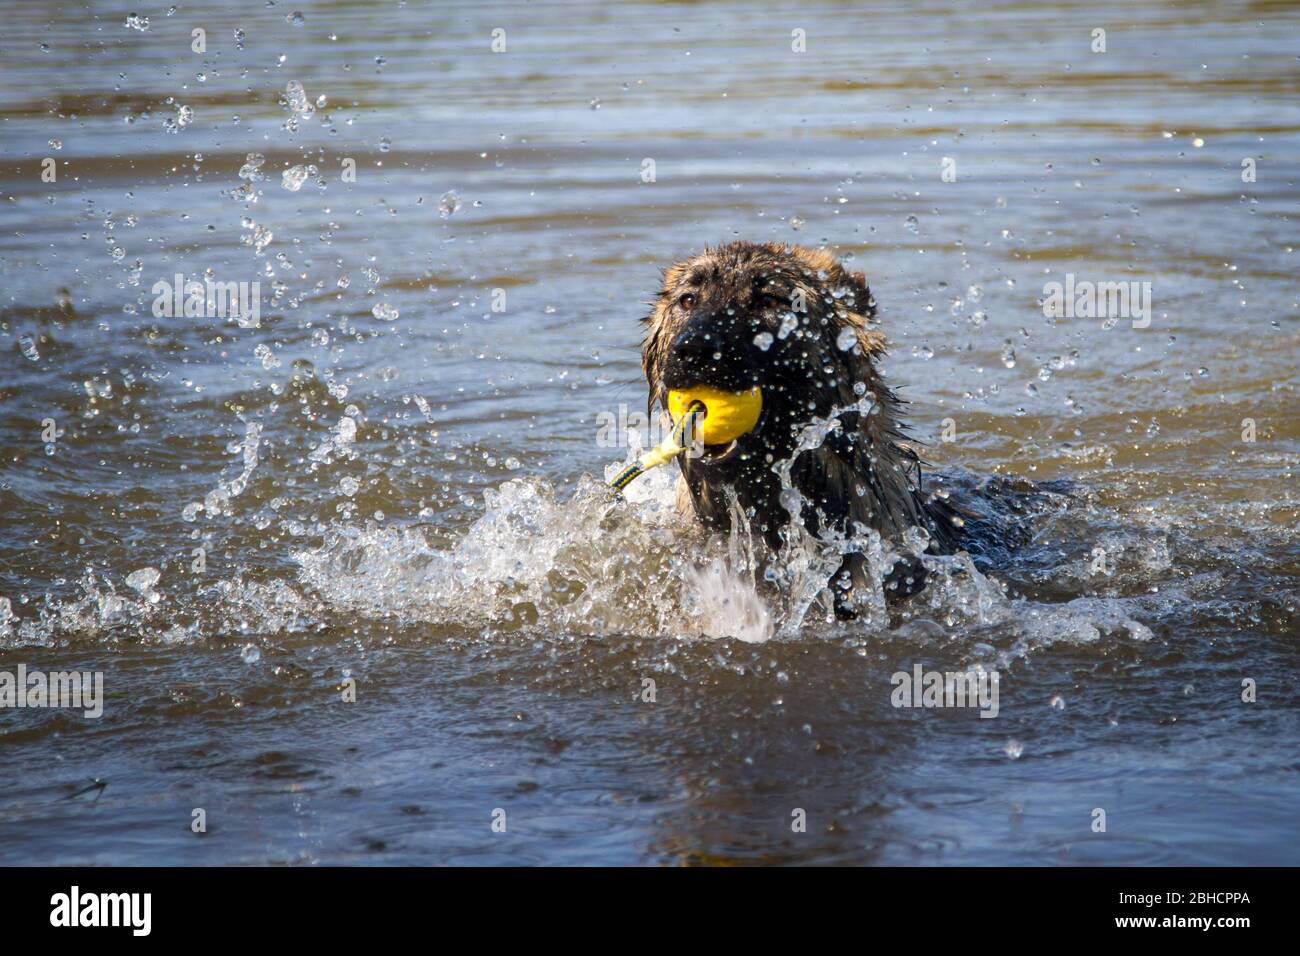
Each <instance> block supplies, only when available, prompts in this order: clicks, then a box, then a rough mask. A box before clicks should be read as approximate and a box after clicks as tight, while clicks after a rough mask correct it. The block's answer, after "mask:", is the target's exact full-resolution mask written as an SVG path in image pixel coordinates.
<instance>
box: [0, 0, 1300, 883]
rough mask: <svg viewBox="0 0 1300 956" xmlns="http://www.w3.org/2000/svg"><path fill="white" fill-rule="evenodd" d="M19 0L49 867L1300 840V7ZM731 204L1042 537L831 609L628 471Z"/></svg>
mask: <svg viewBox="0 0 1300 956" xmlns="http://www.w3.org/2000/svg"><path fill="white" fill-rule="evenodd" d="M0 9H2V11H3V13H4V15H5V23H6V28H5V30H4V34H3V36H0V80H2V82H0V274H2V276H3V286H2V287H0V451H2V452H3V457H2V459H0V671H9V672H16V670H17V668H18V667H19V666H20V665H22V666H25V667H26V668H27V669H28V670H29V671H31V670H40V671H43V672H50V671H60V670H72V669H76V670H82V671H99V672H102V673H103V679H104V694H105V700H104V705H103V706H104V710H103V715H102V717H100V718H98V719H88V718H86V717H85V716H83V714H82V712H81V711H79V710H71V709H54V708H49V709H21V710H19V709H0V759H2V760H3V765H4V767H5V771H4V773H3V774H0V863H6V864H43V863H67V864H74V863H115V864H148V863H152V864H210V863H232V864H244V863H255V864H256V863H288V864H312V863H375V864H382V863H403V864H411V863H417V864H421V863H429V864H455V863H477V864H489V863H548V864H640V863H653V864H665V863H666V864H676V863H801V864H808V863H855V864H875V863H881V864H924V865H930V864H948V863H962V864H1107V865H1113V864H1212V865H1219V864H1265V863H1270V864H1297V863H1300V835H1298V834H1300V800H1298V799H1297V796H1298V795H1300V759H1298V758H1297V754H1298V753H1300V746H1298V744H1300V706H1297V701H1296V697H1295V686H1296V677H1297V668H1298V665H1300V650H1298V649H1297V637H1298V636H1300V626H1298V625H1297V615H1298V607H1297V605H1298V604H1300V598H1298V597H1297V585H1298V583H1300V513H1298V505H1300V494H1298V484H1297V468H1298V466H1300V401H1298V399H1297V386H1298V385H1300V376H1298V374H1297V361H1296V358H1297V353H1298V350H1300V301H1298V291H1297V290H1298V285H1297V281H1296V273H1297V262H1298V261H1300V256H1297V254H1296V252H1295V246H1296V244H1297V241H1298V240H1300V223H1298V222H1297V214H1300V186H1298V184H1297V180H1298V178H1300V56H1298V55H1300V13H1297V11H1296V8H1295V7H1294V6H1292V5H1289V4H1286V3H1270V2H1259V3H1249V4H1240V3H1226V2H1224V3H1205V4H1197V5H1195V6H1194V7H1187V8H1179V9H1175V8H1172V7H1170V8H1158V9H1153V8H1150V5H1147V4H1140V3H1132V4H1130V3H1117V4H1110V5H1106V6H1105V7H1099V8H1096V9H1094V8H1092V7H1090V6H1088V5H1086V4H1075V3H1069V2H1066V3H1048V4H1028V3H970V4H959V5H958V6H957V8H956V10H955V11H950V10H947V9H946V5H941V4H931V3H926V2H923V3H882V4H873V5H869V6H867V5H860V4H853V3H826V2H815V0H814V2H807V3H800V4H797V5H788V6H781V5H777V4H771V3H763V2H744V3H713V4H688V3H681V4H676V3H629V4H610V5H596V4H592V5H590V6H582V5H577V4H566V3H557V2H545V3H531V4H527V5H518V6H512V5H508V4H507V5H491V6H489V5H481V6H478V7H473V6H471V7H469V8H465V7H462V6H461V5H459V4H432V3H416V2H408V3H394V2H385V3H374V4H371V3H361V2H355V3H353V2H329V3H325V2H321V3H313V2H309V0H296V2H294V3H288V2H285V0H281V2H277V3H273V4H267V3H264V2H262V0H256V2H248V3H229V4H216V3H209V2H196V3H183V4H178V5H177V7H176V8H175V12H174V13H169V12H168V10H167V7H166V6H165V5H154V6H147V5H134V6H128V5H123V4H121V3H108V2H103V3H101V2H91V3H75V2H69V3H60V4H57V5H39V6H32V5H28V4H19V3H12V2H6V3H0ZM133 13H134V14H136V15H137V16H138V17H147V18H148V23H147V28H144V29H141V27H144V26H145V24H144V23H143V21H142V20H140V19H135V20H133V21H132V22H131V23H128V15H129V14H133ZM295 13H299V14H300V16H298V17H295ZM132 24H134V25H132ZM196 28H201V29H202V30H204V34H203V35H202V36H201V39H202V40H203V41H204V43H203V44H202V45H203V46H204V50H203V52H195V51H194V49H193V47H194V46H195V45H199V44H198V41H197V40H196V39H195V35H194V34H193V32H192V31H193V30H195V29H196ZM1098 29H1100V30H1104V31H1105V34H1104V40H1105V50H1104V52H1101V51H1096V52H1094V47H1095V46H1096V45H1097V43H1098V40H1097V38H1096V37H1097V35H1096V34H1095V33H1094V31H1096V30H1098ZM496 30H501V31H504V32H503V33H496V34H494V31H496ZM796 31H802V32H796ZM494 43H495V44H496V45H497V47H498V48H500V47H501V45H502V44H504V50H502V51H501V52H494V49H493V45H494ZM800 46H802V48H803V52H796V50H795V47H800ZM295 84H300V88H299V86H297V85H295ZM318 98H323V99H318ZM250 154H255V155H252V156H250ZM259 157H260V158H259ZM47 159H48V160H53V164H52V165H51V164H50V163H47V162H45V161H46V160H47ZM49 170H53V176H54V178H53V181H49V176H48V173H47V171H49ZM353 170H354V171H355V175H352V172H353ZM286 172H287V173H288V175H286ZM43 173H47V175H46V176H45V177H44V178H43ZM293 187H296V188H293ZM733 238H742V239H751V240H755V241H768V240H779V241H790V242H799V243H803V244H806V245H812V246H821V245H825V246H827V247H829V248H830V249H832V250H833V251H835V252H836V254H838V255H840V256H841V257H843V258H844V259H846V260H851V265H852V268H855V269H861V270H863V271H865V272H866V274H867V276H868V278H869V280H870V282H871V285H872V288H873V291H874V293H875V296H876V298H877V300H878V301H879V304H880V310H881V315H880V317H881V322H882V328H883V330H884V331H885V333H886V334H887V335H888V337H889V339H890V342H891V354H890V357H889V359H888V361H887V363H886V366H885V370H886V373H887V375H888V376H889V379H890V381H891V382H893V383H895V384H897V385H899V386H902V393H903V395H904V396H905V397H906V398H908V399H909V400H910V402H911V403H912V404H911V406H910V409H909V416H910V421H911V423H912V426H913V430H914V432H915V434H916V436H917V438H918V439H920V440H922V441H924V442H926V448H925V455H926V457H927V458H928V459H929V460H930V461H931V462H933V464H934V466H935V467H937V468H943V469H965V470H967V471H969V472H971V473H974V474H992V473H998V474H1003V475H1008V476H1019V477H1023V478H1028V479H1033V480H1045V479H1066V480H1067V481H1068V482H1069V486H1070V488H1071V489H1072V491H1071V494H1070V495H1069V496H1068V497H1062V498H1060V499H1053V503H1052V505H1051V507H1049V508H1045V509H1044V511H1043V513H1041V514H1040V515H1039V516H1038V518H1037V520H1036V525H1035V530H1036V536H1035V539H1034V541H1033V543H1032V545H1030V546H1028V547H1026V548H1025V549H1024V550H1023V551H1022V552H1020V553H1019V554H1017V555H1016V556H1015V558H1014V559H1013V560H1012V561H1011V562H1010V563H1009V564H1008V565H1007V566H1006V567H1004V568H1001V569H999V570H998V571H995V572H992V573H990V574H989V575H987V576H986V575H983V574H980V573H979V572H977V571H975V570H974V569H973V568H972V567H970V566H969V565H967V564H965V563H964V562H962V561H961V560H956V559H954V560H948V561H935V562H934V575H933V578H934V583H933V584H932V586H931V587H929V588H927V590H926V591H925V592H923V593H922V594H921V595H920V596H918V597H916V598H914V599H912V601H910V602H909V603H907V604H905V605H902V606H899V607H895V608H893V609H892V610H891V612H890V614H889V615H888V618H887V619H879V620H872V621H865V622H857V623H853V624H841V623H835V622H833V621H828V620H827V619H826V616H825V614H824V612H822V611H821V610H819V609H817V608H813V609H811V610H809V611H807V612H806V613H805V612H804V610H803V606H802V604H801V602H800V601H799V600H798V599H797V596H796V595H793V594H791V593H790V591H789V589H788V588H787V589H785V590H783V588H782V587H780V586H773V585H770V584H768V583H767V582H766V581H764V579H763V574H762V573H759V574H758V575H757V578H758V583H757V585H755V583H754V580H753V577H752V576H751V575H750V574H749V573H747V571H746V570H745V569H744V568H741V567H740V566H739V565H738V562H737V556H738V550H737V548H738V545H737V543H735V542H732V543H728V542H724V541H719V540H711V539H708V538H706V537H705V536H703V535H702V534H701V533H699V532H698V531H696V530H694V529H693V528H692V527H691V526H690V525H689V524H688V523H684V522H682V521H680V520H679V519H677V518H676V517H675V516H674V515H673V514H672V511H671V507H670V499H671V476H670V475H669V474H668V473H667V470H664V471H662V472H656V473H652V474H650V475H647V476H646V477H644V478H642V479H640V480H639V481H638V482H637V483H636V484H635V485H633V486H632V489H631V490H630V491H629V494H628V497H627V500H626V501H623V502H611V501H610V500H609V499H608V497H607V496H605V495H604V494H603V493H602V492H601V490H600V488H599V480H600V479H601V477H603V476H604V474H605V469H606V467H607V466H608V465H610V464H611V463H613V462H621V461H623V460H624V459H625V458H626V457H627V455H628V454H629V451H628V449H626V448H617V447H615V448H610V447H604V443H602V442H601V441H599V440H598V433H599V431H600V422H601V416H602V415H603V414H612V415H615V416H617V415H618V414H619V412H620V407H622V408H624V409H625V411H624V415H627V414H631V413H634V412H637V411H641V410H643V409H644V403H645V386H644V382H643V380H642V378H641V374H640V368H639V358H638V346H639V339H640V326H639V324H638V322H637V320H638V318H640V317H641V316H643V315H644V314H645V312H646V311H647V307H646V304H645V303H646V301H647V299H648V298H649V297H650V296H651V295H652V294H653V293H654V291H655V290H656V284H657V282H658V280H659V271H658V270H659V269H661V268H662V267H664V266H666V265H667V264H669V263H670V262H672V261H674V260H675V259H678V258H681V257H683V256H685V255H687V254H689V253H691V252H693V251H695V250H698V249H699V248H701V247H702V246H704V245H705V244H708V243H715V242H721V241H727V240H730V239H733ZM177 274H180V275H182V276H184V277H185V280H200V281H201V280H203V278H204V277H205V276H207V277H208V278H210V279H212V280H213V281H216V282H222V283H225V282H235V283H239V282H247V283H250V284H251V283H253V282H257V283H259V297H258V299H257V303H258V310H257V311H258V314H257V315H256V316H251V315H250V316H249V317H248V318H246V319H244V320H243V321H242V322H241V321H240V319H239V317H233V318H232V317H229V316H213V317H204V316H202V315H198V316H192V315H191V316H186V315H168V314H166V309H162V308H160V309H158V310H155V299H159V298H161V299H163V300H164V301H165V300H166V296H165V295H160V294H159V293H157V292H155V288H156V284H157V283H160V282H174V276H176V275H177ZM1067 274H1069V275H1072V276H1073V277H1074V279H1075V280H1076V281H1094V282H1095V281H1107V282H1136V283H1150V285H1149V286H1148V287H1146V288H1148V289H1149V291H1150V296H1151V298H1150V303H1151V308H1150V313H1149V315H1148V316H1147V317H1146V318H1147V320H1149V321H1144V320H1142V319H1140V318H1139V319H1138V320H1137V321H1133V320H1132V319H1131V318H1130V317H1121V318H1120V319H1119V320H1118V321H1107V320H1103V319H1101V318H1097V317H1087V316H1078V315H1076V316H1073V317H1047V316H1045V314H1044V310H1043V307H1042V305H1041V300H1042V299H1043V298H1044V295H1045V285H1046V284H1047V283H1049V282H1053V281H1059V282H1062V283H1064V282H1065V281H1066V276H1067ZM248 288H250V289H251V288H252V287H251V285H250V286H249V287H248ZM155 311H160V312H162V313H163V314H155ZM254 320H255V321H254ZM945 438H951V439H952V440H951V441H948V440H945ZM740 550H741V551H743V548H741V549H740ZM787 570H788V569H787ZM917 664H920V665H921V666H922V667H923V668H924V669H926V670H939V671H953V670H962V669H966V668H972V667H984V668H987V669H997V670H998V671H999V673H1000V675H1001V680H1000V684H999V690H1000V706H999V712H998V715H997V717H996V719H980V717H979V716H978V712H977V711H975V710H971V709H966V710H956V709H953V710H944V709H905V708H896V707H894V706H893V705H892V703H891V692H892V690H893V685H892V684H891V675H893V674H894V673H896V672H907V673H911V672H912V670H913V668H914V666H915V665H917ZM647 681H652V682H653V685H651V684H649V683H647ZM652 686H653V695H651V694H650V693H649V689H650V688H651V687H652ZM1252 695H1253V698H1254V699H1253V700H1250V699H1246V700H1243V697H1246V698H1251V697H1252ZM352 696H355V701H352V700H351V699H350V698H351V697H352ZM649 696H653V697H654V700H653V701H651V700H648V699H646V698H647V697H649ZM196 810H202V811H203V814H202V815H201V816H202V818H203V819H204V821H205V823H206V832H203V833H195V832H194V821H195V820H196V814H195V811H196ZM1097 810H1104V812H1105V832H1096V826H1095V821H1097V820H1098V819H1099V818H1098V815H1097V813H1096V811H1097ZM499 811H504V815H503V814H502V813H501V812H499ZM799 811H802V812H803V819H805V820H806V828H805V829H804V831H803V832H798V830H799V828H798V827H797V826H796V825H795V824H796V823H797V822H798V820H799V819H800V817H799ZM501 819H504V820H505V821H506V826H505V832H504V833H500V832H494V830H493V822H494V820H501ZM498 829H500V827H499V826H498Z"/></svg>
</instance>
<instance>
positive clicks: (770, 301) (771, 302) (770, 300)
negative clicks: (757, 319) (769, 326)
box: [758, 292, 789, 309]
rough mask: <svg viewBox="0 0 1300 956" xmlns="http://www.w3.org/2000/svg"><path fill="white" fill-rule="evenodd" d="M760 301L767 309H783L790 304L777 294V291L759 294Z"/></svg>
mask: <svg viewBox="0 0 1300 956" xmlns="http://www.w3.org/2000/svg"><path fill="white" fill-rule="evenodd" d="M758 301H759V304H760V305H761V306H762V307H763V308H765V309H781V308H785V307H786V306H787V305H789V303H788V302H787V301H786V300H785V299H784V298H783V297H782V296H779V295H777V294H776V293H775V292H764V293H763V294H762V295H761V296H759V299H758Z"/></svg>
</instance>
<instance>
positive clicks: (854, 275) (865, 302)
mask: <svg viewBox="0 0 1300 956" xmlns="http://www.w3.org/2000/svg"><path fill="white" fill-rule="evenodd" d="M844 279H845V282H846V283H847V285H848V287H849V293H850V294H849V295H848V296H846V297H845V299H844V305H845V316H844V318H845V319H846V320H847V322H848V324H849V325H851V326H853V328H854V330H855V331H856V332H857V333H858V343H859V345H860V347H861V348H862V352H863V354H864V355H868V356H870V357H871V358H877V357H879V356H881V355H884V354H885V335H884V333H883V332H881V331H880V330H879V329H874V328H872V327H871V321H872V320H873V319H874V318H875V317H876V300H875V298H874V297H873V296H872V295H871V289H870V287H869V286H868V285H867V277H866V275H864V274H863V273H861V272H848V271H845V273H844Z"/></svg>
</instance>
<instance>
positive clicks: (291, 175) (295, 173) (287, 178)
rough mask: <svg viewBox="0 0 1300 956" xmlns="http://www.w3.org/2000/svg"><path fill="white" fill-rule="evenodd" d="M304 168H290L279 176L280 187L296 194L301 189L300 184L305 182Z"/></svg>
mask: <svg viewBox="0 0 1300 956" xmlns="http://www.w3.org/2000/svg"><path fill="white" fill-rule="evenodd" d="M307 175H308V172H307V167H306V166H290V167H289V168H288V169H286V170H285V171H284V172H283V173H281V174H280V185H281V186H283V187H284V188H285V189H287V190H289V192H291V193H296V192H297V191H298V190H299V189H301V188H302V184H303V183H305V182H306V181H307Z"/></svg>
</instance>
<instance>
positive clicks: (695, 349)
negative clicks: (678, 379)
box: [672, 320, 718, 366]
mask: <svg viewBox="0 0 1300 956" xmlns="http://www.w3.org/2000/svg"><path fill="white" fill-rule="evenodd" d="M672 349H673V352H674V354H675V355H676V356H677V358H678V359H679V360H680V361H682V362H683V363H685V364H687V365H694V366H702V365H709V364H712V360H713V356H714V355H715V354H717V351H718V343H717V342H716V341H715V337H714V335H713V333H712V332H711V331H710V330H709V329H708V328H706V323H703V322H699V321H698V320H697V321H694V322H691V323H690V324H689V325H687V326H686V328H684V329H682V330H681V331H680V332H678V333H677V336H676V337H675V338H674V339H673V342H672Z"/></svg>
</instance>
